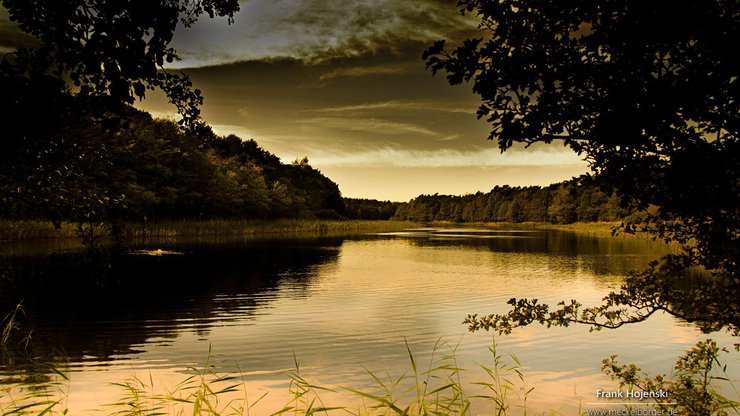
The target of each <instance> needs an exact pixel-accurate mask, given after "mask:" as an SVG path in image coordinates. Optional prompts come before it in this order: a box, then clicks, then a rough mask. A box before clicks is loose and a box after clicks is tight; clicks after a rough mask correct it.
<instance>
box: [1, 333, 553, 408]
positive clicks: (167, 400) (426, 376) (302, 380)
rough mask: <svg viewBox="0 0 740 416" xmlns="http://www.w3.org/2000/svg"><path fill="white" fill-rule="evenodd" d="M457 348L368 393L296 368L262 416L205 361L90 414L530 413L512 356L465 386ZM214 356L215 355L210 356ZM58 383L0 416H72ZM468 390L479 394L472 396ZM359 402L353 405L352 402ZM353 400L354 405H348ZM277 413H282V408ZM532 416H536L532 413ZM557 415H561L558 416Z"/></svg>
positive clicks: (238, 378)
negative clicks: (284, 393) (339, 399)
mask: <svg viewBox="0 0 740 416" xmlns="http://www.w3.org/2000/svg"><path fill="white" fill-rule="evenodd" d="M455 349H456V346H451V345H450V344H448V343H445V342H441V341H440V342H437V344H436V345H435V346H434V349H433V351H432V356H431V358H430V359H429V361H428V362H425V363H419V362H417V359H416V357H415V355H414V354H413V353H412V352H411V349H410V348H409V347H408V345H406V351H407V353H408V357H409V361H408V363H409V369H408V370H407V371H406V372H405V373H404V374H403V375H400V376H391V375H376V374H374V373H372V372H370V371H368V372H367V375H368V383H367V385H368V387H367V389H363V390H359V389H353V388H348V387H343V386H333V387H325V386H318V385H315V384H312V382H311V381H310V380H309V378H307V376H306V375H305V374H304V373H303V372H301V370H300V367H299V365H298V361H297V360H296V361H295V366H294V369H293V370H291V371H289V372H288V373H287V374H286V377H287V378H288V380H289V383H288V384H289V386H288V393H289V395H288V397H289V398H288V400H287V402H286V403H285V404H284V405H283V406H282V407H281V408H278V409H273V410H272V411H271V412H272V413H259V412H258V411H257V408H258V404H260V402H261V401H262V400H264V399H265V396H266V394H265V395H263V396H262V397H258V398H256V399H254V398H252V400H251V401H250V396H249V392H248V391H246V390H247V389H246V387H245V385H246V383H245V378H244V376H242V375H240V374H219V373H218V372H217V371H216V368H215V367H214V366H213V365H212V364H211V363H210V362H209V361H207V362H206V363H205V364H204V365H203V366H200V367H199V368H191V369H190V370H189V372H188V375H186V376H183V379H182V380H180V381H179V382H177V383H176V384H175V385H174V386H163V385H160V384H159V383H158V382H157V380H155V379H152V378H151V376H150V377H149V378H140V377H133V376H132V377H130V378H128V379H126V380H122V381H120V382H116V383H112V384H113V386H114V387H115V388H117V389H118V390H119V392H120V395H119V399H118V400H117V401H116V402H114V403H107V404H103V405H101V407H100V408H98V409H90V411H89V412H85V413H86V414H87V413H89V414H104V415H120V416H155V415H186V414H187V415H219V416H236V415H240V416H244V415H255V416H256V415H268V414H269V415H271V416H277V415H316V414H322V415H329V414H332V415H334V414H339V415H356V416H363V415H408V416H421V415H445V416H447V415H472V414H474V413H473V411H472V410H471V409H472V408H477V409H479V410H478V411H480V409H484V413H485V414H492V415H507V414H512V411H513V414H527V396H528V395H529V393H530V392H531V391H532V389H531V388H529V389H527V388H526V384H525V382H524V376H523V373H522V371H521V366H520V365H519V362H518V361H517V359H516V357H515V356H513V355H509V356H503V355H501V354H500V353H499V352H498V351H497V350H496V345H495V343H494V344H493V346H492V347H490V348H489V349H490V352H491V361H490V362H489V364H488V365H482V366H481V367H482V368H483V370H484V374H485V377H484V378H483V379H482V380H478V381H476V382H472V383H463V382H462V381H461V378H462V377H461V373H463V372H465V371H466V370H465V369H463V368H461V367H459V366H458V363H457V358H456V354H455ZM209 356H210V351H209ZM52 372H53V373H54V374H55V375H56V377H55V380H54V381H52V382H49V383H47V384H46V385H45V388H43V389H40V388H35V389H29V388H27V387H21V386H17V385H16V386H12V385H10V386H5V387H0V414H2V415H3V416H6V415H7V416H10V415H49V416H61V415H67V414H69V412H70V410H69V408H68V399H69V379H68V376H67V375H66V374H64V373H63V372H61V371H58V370H52ZM469 390H472V391H474V392H475V394H471V393H469ZM341 393H343V394H344V396H347V397H348V399H346V400H344V401H343V403H344V404H341V405H334V404H332V403H329V402H327V398H326V396H330V397H336V395H337V394H341ZM353 398H354V399H353ZM347 401H349V402H350V403H351V402H355V404H351V405H346V403H347ZM278 407H279V406H278ZM530 414H532V413H530ZM552 414H555V413H552Z"/></svg>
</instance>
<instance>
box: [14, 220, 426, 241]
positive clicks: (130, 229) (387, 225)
mask: <svg viewBox="0 0 740 416" xmlns="http://www.w3.org/2000/svg"><path fill="white" fill-rule="evenodd" d="M415 226H418V224H416V223H413V222H410V221H371V220H347V221H340V220H314V219H276V220H256V219H208V220H167V221H153V222H145V223H140V222H130V223H126V224H124V225H123V229H124V234H125V235H126V236H127V237H128V238H132V239H136V240H146V239H162V238H165V239H168V238H176V239H177V238H208V237H239V238H259V237H270V236H273V237H281V236H289V237H292V236H305V235H327V234H328V235H341V234H356V233H363V232H381V231H392V230H400V229H403V228H409V227H415ZM96 233H98V234H99V235H101V236H106V235H109V234H110V229H109V227H107V226H105V225H98V226H97V227H96ZM78 236H79V234H78V230H77V224H74V223H62V225H61V228H60V229H55V228H54V226H53V225H52V224H51V223H50V222H48V221H28V220H24V221H7V220H0V241H19V240H34V239H35V240H40V239H59V238H77V237H78Z"/></svg>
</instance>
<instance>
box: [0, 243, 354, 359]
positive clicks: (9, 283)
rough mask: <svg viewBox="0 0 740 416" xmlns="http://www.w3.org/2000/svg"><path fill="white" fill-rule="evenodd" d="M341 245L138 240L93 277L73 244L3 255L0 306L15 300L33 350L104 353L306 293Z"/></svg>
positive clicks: (196, 329)
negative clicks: (147, 244) (68, 249)
mask: <svg viewBox="0 0 740 416" xmlns="http://www.w3.org/2000/svg"><path fill="white" fill-rule="evenodd" d="M341 243H342V240H337V239H333V240H332V239H329V240H327V239H324V240H321V241H320V244H317V243H316V242H315V241H313V242H310V243H307V242H305V241H293V242H285V241H280V242H277V241H263V242H260V243H252V244H248V245H244V244H240V245H238V246H233V245H215V246H214V245H206V246H184V247H183V246H179V247H177V250H162V251H163V252H159V253H157V254H158V255H145V254H151V253H152V252H155V250H157V249H152V248H137V249H135V250H132V252H131V253H129V254H124V255H118V256H114V257H111V258H106V259H105V260H106V261H110V267H109V268H107V270H105V271H104V273H103V274H102V275H96V276H93V275H92V274H93V273H95V272H98V273H100V270H99V269H96V266H97V265H96V264H91V263H94V262H91V260H90V259H89V258H88V256H87V255H86V254H85V253H83V252H80V251H74V252H72V253H53V254H49V255H40V254H35V255H26V256H23V255H14V256H6V257H4V258H3V259H2V271H1V272H0V273H1V275H2V276H3V280H2V282H1V283H0V299H2V303H1V304H2V310H5V311H7V310H12V308H13V307H14V306H15V305H16V304H17V303H18V302H21V301H22V304H23V308H24V310H25V316H23V317H21V318H22V319H21V322H22V324H23V330H24V331H25V332H28V331H32V341H33V342H31V343H29V347H30V349H29V351H28V352H29V354H30V356H31V357H54V356H59V355H64V357H65V359H68V360H69V361H71V362H78V361H80V362H81V361H86V360H88V361H89V360H95V361H107V360H113V359H115V357H116V356H120V355H126V354H135V353H138V352H140V349H138V348H137V347H136V346H140V345H142V344H146V343H150V342H152V341H153V340H154V341H155V342H156V343H159V344H166V343H168V342H171V340H172V339H174V338H176V337H178V336H179V335H180V334H181V333H183V332H192V333H194V334H197V335H198V336H199V337H201V338H207V337H208V336H209V332H210V330H211V328H212V327H213V326H214V325H218V324H219V323H222V322H225V321H229V320H232V319H235V317H238V318H239V319H241V320H245V318H249V317H251V316H253V315H254V314H256V313H260V311H264V310H265V309H267V308H269V307H270V302H271V301H272V300H274V299H275V297H276V294H277V293H278V292H280V293H281V294H282V295H283V296H289V297H296V298H298V297H305V296H309V294H310V291H311V287H312V285H314V284H315V280H316V279H317V278H318V276H317V274H316V270H317V266H318V265H324V264H330V263H332V262H336V260H337V257H338V254H339V247H340V245H341ZM160 250H161V249H160ZM247 320H248V319H247ZM11 352H12V349H11ZM13 358H14V361H15V362H16V363H17V362H18V360H19V359H21V361H22V357H21V356H15V357H13Z"/></svg>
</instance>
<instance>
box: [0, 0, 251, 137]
mask: <svg viewBox="0 0 740 416" xmlns="http://www.w3.org/2000/svg"><path fill="white" fill-rule="evenodd" d="M2 5H3V6H4V7H5V8H7V9H8V13H9V16H10V18H11V20H13V21H14V22H16V23H17V24H18V26H19V27H20V29H21V30H23V31H24V32H26V33H28V34H30V35H32V36H34V37H35V38H37V39H38V40H39V41H40V45H39V46H38V48H35V49H21V50H19V51H17V52H16V53H15V54H14V55H15V56H14V59H13V61H14V63H15V64H16V65H18V67H19V68H20V71H21V72H39V73H48V74H53V75H54V76H58V77H65V78H68V79H69V80H70V81H71V82H73V83H74V85H75V86H76V87H77V88H78V89H79V92H80V94H83V95H109V96H111V97H113V98H114V99H115V100H117V101H120V102H124V103H129V104H131V103H133V102H134V99H135V98H144V96H145V94H146V90H147V89H155V88H159V89H162V90H163V91H164V92H165V93H166V94H167V96H168V98H169V100H170V101H171V102H172V103H173V104H174V105H175V106H176V107H177V109H178V111H179V112H180V114H181V115H182V116H183V123H184V124H191V123H193V122H195V121H197V120H198V118H199V110H198V106H199V105H200V104H201V103H202V101H203V98H202V97H201V94H200V91H199V90H197V89H195V90H193V89H192V85H191V83H190V81H189V79H188V77H187V76H186V75H184V74H173V73H169V72H167V71H164V69H163V65H165V62H168V63H171V62H174V61H176V60H179V57H178V55H177V52H176V51H175V50H174V49H173V48H172V47H170V46H169V45H170V42H171V41H172V37H173V33H174V31H175V29H176V27H177V25H178V24H182V25H183V26H186V27H187V26H190V25H192V24H193V23H195V22H196V21H197V19H198V18H199V17H200V16H201V15H202V14H204V13H205V14H207V15H208V16H210V17H215V16H226V17H228V18H229V21H232V20H233V16H234V13H236V12H237V11H238V10H239V2H238V1H237V0H116V1H111V0H68V1H67V0H65V1H57V0H37V1H26V0H2ZM6 60H7V59H6Z"/></svg>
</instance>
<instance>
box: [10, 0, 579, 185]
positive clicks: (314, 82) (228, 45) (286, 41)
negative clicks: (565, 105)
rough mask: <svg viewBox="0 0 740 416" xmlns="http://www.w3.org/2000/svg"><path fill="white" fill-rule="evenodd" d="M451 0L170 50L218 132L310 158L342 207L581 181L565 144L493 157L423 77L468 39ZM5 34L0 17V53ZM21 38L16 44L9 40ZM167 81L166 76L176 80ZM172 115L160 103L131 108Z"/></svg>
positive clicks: (257, 24) (368, 1) (450, 99)
mask: <svg viewBox="0 0 740 416" xmlns="http://www.w3.org/2000/svg"><path fill="white" fill-rule="evenodd" d="M454 4H455V2H453V1H441V0H440V1H437V0H414V1H401V2H399V1H391V0H364V1H363V0H343V1H341V2H330V3H328V2H324V1H318V0H291V1H288V0H251V1H245V2H242V7H241V11H240V12H239V13H238V14H237V15H236V19H235V22H234V23H233V24H232V25H228V24H227V22H226V21H225V19H213V20H212V19H207V18H205V19H202V20H201V21H200V22H199V23H197V24H196V25H195V26H194V27H192V28H189V29H184V28H181V29H180V30H178V32H176V34H175V40H174V46H175V48H176V49H177V50H178V52H179V53H180V55H181V56H182V58H183V60H182V61H181V62H179V63H177V65H176V67H177V68H178V69H183V70H184V71H185V72H187V73H188V74H189V75H190V76H191V78H192V80H193V83H194V84H195V86H196V87H197V88H199V89H201V90H202V91H203V95H204V96H205V99H206V101H205V104H204V106H203V116H204V119H205V120H206V122H207V123H209V124H210V125H212V126H213V128H214V130H215V131H216V132H218V133H220V134H231V133H233V134H237V135H238V136H240V137H242V138H253V139H255V140H256V141H257V142H258V143H259V144H260V145H261V146H262V147H264V148H265V149H266V150H268V151H270V152H273V153H275V154H276V155H278V156H279V157H280V158H281V159H282V160H283V161H284V162H289V161H291V160H293V159H295V158H297V157H303V156H308V159H309V162H310V163H311V165H312V166H314V167H316V168H318V169H320V170H321V171H322V172H324V173H325V174H326V175H327V176H329V177H330V178H331V179H332V180H334V181H335V182H337V183H338V184H339V187H340V189H341V191H342V193H343V195H344V196H348V197H366V198H377V199H390V200H408V199H410V198H412V197H414V196H416V195H419V194H421V193H427V194H429V193H432V194H433V193H440V194H462V193H472V192H476V191H483V192H487V191H489V190H490V189H491V188H492V187H493V186H495V185H503V184H510V185H546V184H550V183H553V182H559V181H562V180H565V179H569V178H571V177H573V176H577V175H580V174H581V173H584V172H586V170H587V166H586V164H585V162H583V161H581V160H580V159H579V158H578V157H577V155H575V154H574V153H573V152H572V151H570V150H568V149H565V148H563V147H562V146H561V145H558V144H553V145H551V146H539V147H533V148H530V149H526V150H525V149H512V150H510V151H507V152H506V153H505V154H503V155H502V154H500V152H499V151H498V148H497V146H496V143H494V142H491V141H488V140H486V137H487V135H488V130H489V128H488V126H487V125H486V123H485V122H483V121H479V120H477V119H476V117H475V110H476V108H477V106H478V97H477V96H476V95H473V94H472V92H471V91H470V87H469V86H465V85H463V86H456V87H451V86H450V85H448V83H447V81H446V80H445V78H444V76H443V74H438V75H437V76H436V77H433V76H432V75H431V72H430V71H427V70H426V69H425V68H424V61H423V60H422V59H421V54H422V52H423V51H424V50H425V49H426V48H427V47H428V46H430V45H431V43H432V42H433V41H434V40H437V39H448V40H450V41H452V42H453V43H454V41H455V40H460V39H464V38H466V37H471V36H476V35H478V33H477V32H476V28H475V25H476V22H475V21H473V20H471V19H469V18H466V17H463V16H461V15H460V14H459V13H458V11H457V8H456V7H455V5H454ZM11 32H12V27H9V25H8V22H7V14H6V13H5V11H4V10H3V11H2V15H0V34H2V38H3V39H6V40H4V41H2V42H0V51H2V50H7V49H8V47H9V45H8V44H9V43H11V44H12V42H8V41H7V39H10V36H9V34H11ZM16 39H17V38H16ZM173 69H174V68H173ZM138 106H139V107H140V108H142V109H145V110H148V111H150V112H152V113H153V114H155V115H158V116H165V117H166V116H173V112H174V108H173V107H171V106H169V105H168V104H167V103H166V102H165V100H164V99H163V98H162V97H161V96H156V95H154V96H152V97H150V98H149V99H147V100H145V101H144V102H142V103H140V104H138Z"/></svg>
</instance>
